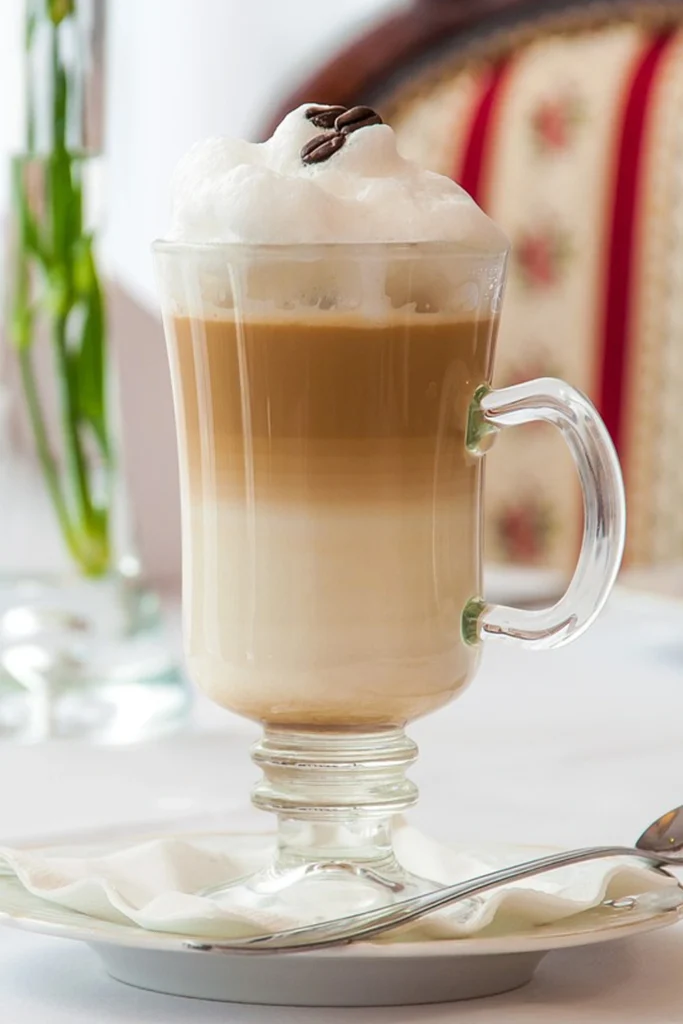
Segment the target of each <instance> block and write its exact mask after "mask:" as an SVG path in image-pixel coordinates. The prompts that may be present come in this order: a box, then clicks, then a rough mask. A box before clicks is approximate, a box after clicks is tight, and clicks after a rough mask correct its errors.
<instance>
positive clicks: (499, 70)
mask: <svg viewBox="0 0 683 1024" xmlns="http://www.w3.org/2000/svg"><path fill="white" fill-rule="evenodd" d="M508 67H509V61H502V62H501V63H499V64H498V65H496V67H495V68H494V69H493V72H492V74H491V78H490V81H489V83H488V85H487V87H486V89H485V90H484V92H483V93H482V96H481V98H480V100H479V103H478V105H477V107H476V109H475V111H474V116H473V118H472V124H471V126H470V131H469V135H468V136H467V139H466V142H465V145H464V147H463V157H462V161H461V162H460V165H459V166H456V167H455V169H454V173H453V177H454V179H455V180H456V181H457V182H458V183H459V184H460V185H462V187H463V188H464V189H465V191H466V192H469V194H470V195H471V196H472V198H473V199H474V200H475V201H476V202H477V203H479V204H480V205H485V203H486V195H485V194H484V193H485V191H486V163H487V154H488V150H489V146H490V142H491V132H490V128H491V123H492V121H493V118H494V115H495V111H496V106H497V101H498V98H499V96H500V93H501V89H502V85H503V82H504V80H505V76H506V73H507V70H508Z"/></svg>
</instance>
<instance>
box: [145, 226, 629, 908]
mask: <svg viewBox="0 0 683 1024" xmlns="http://www.w3.org/2000/svg"><path fill="white" fill-rule="evenodd" d="M506 258H507V253H506V252H496V253H490V252H479V251H475V250H467V249H464V248H463V247H462V246H457V245H455V244H452V243H419V244H410V245H408V244H399V243H392V244H386V245H380V244H374V243H372V244H362V245H357V244H332V245H330V244H324V245H299V246H296V245H295V246H272V245H271V246H249V245H242V244H189V243H173V242H157V243H156V244H155V260H156V266H157V275H158V280H159V284H160V293H161V297H162V307H163V315H164V326H165V334H166V340H167V346H168V352H169V359H170V367H171V376H172V384H173V393H174V402H175V412H176V423H177V433H178V449H179V462H180V481H181V499H182V523H183V604H184V623H185V624H184V631H185V642H186V651H187V658H188V665H189V669H190V673H191V675H192V676H193V677H194V680H195V682H196V683H197V684H198V685H199V686H200V687H201V688H202V689H203V690H204V691H205V692H206V693H207V694H208V696H209V697H211V698H212V699H213V700H215V701H216V702H218V703H219V704H221V705H223V706H224V707H227V708H229V709H230V710H232V711H234V712H236V713H238V714H240V715H244V716H246V717H249V718H251V719H254V720H256V721H258V722H260V723H262V725H263V727H264V735H263V739H262V740H261V741H260V742H259V743H257V744H256V746H255V748H254V751H253V757H254V760H255V761H256V763H257V764H258V766H259V767H260V768H261V770H262V772H263V778H262V780H261V781H260V782H259V783H258V784H257V786H256V788H255V790H254V793H253V800H254V802H255V804H256V805H257V806H258V807H260V808H263V809H265V810H269V811H273V812H275V813H276V814H277V816H278V826H279V829H278V853H277V858H276V860H275V861H274V862H273V863H272V864H271V865H270V867H268V868H267V869H265V870H263V871H260V872H259V873H258V874H255V875H253V876H251V877H250V878H247V879H245V880H242V881H241V882H239V883H233V884H232V885H231V886H227V887H226V893H227V895H228V896H230V895H232V896H233V897H234V899H235V900H236V901H237V902H238V903H239V902H246V903H248V904H249V905H254V904H255V903H256V904H258V903H259V902H262V903H263V904H264V905H265V904H267V905H272V903H273V901H278V900H283V901H288V900H291V899H295V900H299V899H301V898H302V897H303V896H305V895H306V894H312V898H313V899H314V901H315V900H316V899H317V897H318V896H319V895H320V894H321V889H320V886H321V885H323V884H325V883H329V884H328V891H330V892H331V891H332V890H333V889H334V891H335V892H338V893H340V894H341V895H340V899H341V901H342V905H343V907H345V908H346V909H349V908H352V909H353V908H355V909H360V908H367V907H370V906H380V905H382V904H384V903H390V902H392V901H393V900H394V899H396V898H399V899H400V898H404V897H405V896H406V895H410V894H413V893H415V892H417V891H421V890H424V889H425V888H431V887H432V885H431V883H430V882H429V880H428V879H420V878H417V877H415V876H413V875H409V874H408V873H407V872H406V871H404V870H403V869H402V868H401V866H400V865H399V864H398V862H397V861H396V858H395V857H394V854H393V851H392V846H391V817H392V815H393V814H395V813H396V812H400V811H404V810H405V809H406V808H407V807H409V806H411V805H412V804H413V803H414V802H415V800H416V797H417V791H416V788H415V786H414V785H413V783H411V782H410V781H409V780H408V779H407V778H406V775H405V772H406V768H407V767H408V766H409V765H410V764H411V762H412V761H413V760H414V758H415V756H416V753H417V751H416V747H415V745H414V743H413V742H412V741H411V740H410V739H409V738H408V737H407V736H406V734H405V732H404V727H405V725H406V724H407V723H408V722H410V721H412V720H413V719H415V718H417V717H419V716H421V715H424V714H427V713H428V712H431V711H434V710H436V709H437V708H439V707H441V706H442V705H444V704H445V703H447V702H448V701H450V700H452V699H453V698H454V697H456V696H457V694H458V693H459V692H460V691H461V690H462V689H463V687H464V686H465V685H466V684H467V683H468V682H469V681H470V680H471V678H472V676H473V675H474V673H475V670H476V667H477V663H478V660H479V655H480V651H481V647H482V641H484V640H489V639H491V638H493V639H497V640H501V641H507V642H509V643H513V644H517V645H523V646H525V647H530V648H538V649H541V648H549V647H555V646H559V645H561V644H563V643H567V642H568V641H570V640H573V639H575V638H576V637H577V636H579V634H580V633H582V632H583V630H585V629H586V628H587V627H588V626H589V625H590V623H591V622H592V621H593V619H594V618H595V616H596V615H597V614H598V612H599V611H600V609H601V608H602V606H603V604H604V602H605V600H606V598H607V596H608V594H609V592H610V589H611V587H612V585H613V583H614V579H615V577H616V574H617V571H618V568H619V565H620V562H621V557H622V553H623V545H624V521H625V505H624V493H623V484H622V479H621V473H620V470H619V464H618V460H617V457H616V454H615V452H614V449H613V446H612V443H611V441H610V439H609V436H608V434H607V431H606V429H605V426H604V424H603V423H602V421H601V419H600V417H599V416H598V414H597V412H596V411H595V409H594V407H593V406H592V405H591V403H590V402H589V401H588V400H587V399H586V398H585V397H584V396H583V395H582V394H580V393H579V392H577V391H576V390H575V389H574V388H572V387H570V385H568V384H565V383H563V382H562V381H559V380H553V379H544V380H536V381H530V382H528V383H524V384H517V385H514V386H513V387H509V388H505V389H503V390H493V389H492V388H491V383H490V382H491V376H492V365H493V356H494V347H495V339H496V332H497V327H498V319H499V314H500V306H501V300H502V294H503V285H504V278H505V266H506ZM532 421H544V422H547V423H552V424H554V425H555V426H556V427H558V428H559V430H560V431H561V432H562V434H563V436H564V438H565V439H566V441H567V444H568V445H569V447H570V449H571V452H572V455H573V457H574V460H575V463H576V466H577V469H578V472H579V476H580V480H581V485H582V488H583V503H584V512H585V523H584V533H583V543H582V547H581V552H580V555H579V560H578V565H577V568H576V571H575V573H574V577H573V579H572V581H571V583H570V585H569V588H568V590H567V592H566V594H565V595H564V596H563V597H562V598H561V600H559V601H558V602H557V604H555V605H554V606H553V607H551V608H548V609H542V610H534V611H529V610H521V609H515V608H506V607H501V606H496V605H492V604H489V603H488V602H487V601H486V600H485V598H484V597H483V596H482V543H481V535H482V475H483V462H484V459H483V456H484V455H485V452H486V451H487V449H488V448H489V446H490V444H491V442H492V440H493V439H494V437H495V435H496V434H497V433H498V432H499V431H500V430H501V429H504V428H507V427H511V426H515V425H517V424H521V423H529V422H532ZM335 887H336V888H335Z"/></svg>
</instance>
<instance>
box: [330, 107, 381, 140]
mask: <svg viewBox="0 0 683 1024" xmlns="http://www.w3.org/2000/svg"><path fill="white" fill-rule="evenodd" d="M382 123H383V122H382V118H381V117H380V116H379V114H378V113H377V111H376V110H373V109H372V107H351V109H350V110H345V111H344V113H343V114H339V116H338V117H337V118H336V120H335V122H334V127H335V128H336V130H337V131H338V132H343V133H344V135H348V134H349V133H350V132H357V131H358V129H359V128H367V127H369V125H372V124H382Z"/></svg>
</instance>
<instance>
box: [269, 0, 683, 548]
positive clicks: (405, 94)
mask: <svg viewBox="0 0 683 1024" xmlns="http://www.w3.org/2000/svg"><path fill="white" fill-rule="evenodd" d="M309 100H310V101H316V102H326V103H341V104H344V105H347V106H351V105H353V104H354V103H359V102H363V103H370V104H371V105H373V106H375V107H376V108H377V109H378V110H379V111H380V112H381V114H382V115H383V116H384V118H385V120H387V121H388V122H390V123H391V124H392V125H393V127H394V128H395V129H396V132H397V135H398V140H399V146H400V148H401V151H402V152H403V153H404V155H406V156H410V157H412V158H413V159H415V160H417V161H418V162H419V163H421V164H423V165H425V166H427V167H430V168H432V169H433V170H436V171H440V172H441V173H443V174H449V175H451V176H452V177H454V178H455V179H456V180H457V181H459V182H460V183H461V184H462V185H463V186H464V187H465V188H466V189H467V190H468V191H469V192H470V193H471V194H472V195H473V196H474V197H475V199H476V200H477V201H478V202H479V203H480V204H481V205H482V206H483V207H484V209H485V210H486V211H487V212H488V213H490V214H491V216H492V217H494V218H495V219H496V220H497V221H499V223H500V224H501V225H502V226H503V227H504V228H505V229H506V230H507V232H508V233H509V235H510V238H511V240H512V243H513V257H512V261H511V267H510V277H509V285H508V293H507V300H506V305H505V309H504V314H503V321H502V326H501V335H500V341H499V352H498V360H497V371H496V381H495V383H496V384H497V385H499V386H503V385H506V384H510V383H513V382H515V381H518V380H523V379H525V378H529V377H534V376H545V375H552V376H561V377H565V378H566V379H567V380H568V381H570V382H571V383H572V384H575V385H576V386H578V387H580V388H582V389H583V390H584V391H586V392H587V393H588V394H589V395H590V396H591V397H592V398H593V400H594V401H595V402H596V404H597V405H598V407H599V408H600V411H601V412H602V415H603V417H604V419H605V421H606V423H607V426H608V428H609V430H610V432H611V434H612V437H613V439H614V442H615V444H616V446H617V449H618V451H619V454H620V456H621V460H622V465H623V468H624V474H625V478H626V486H627V492H628V507H629V530H628V544H627V561H628V562H629V563H631V564H655V563H658V562H665V561H668V560H670V559H676V558H678V559H680V558H683V0H677V2H673V0H670V2H661V3H660V2H654V0H652V2H649V0H640V2H638V0H634V2H625V0H537V2H528V0H414V2H413V4H412V6H410V5H408V6H407V7H406V6H404V7H402V8H400V9H399V10H398V11H397V13H396V14H395V15H393V16H392V17H390V18H388V19H387V20H386V21H384V22H383V23H379V24H377V25H375V26H374V27H373V28H372V29H371V30H370V31H369V32H367V34H366V35H365V36H364V37H363V38H360V39H358V40H357V41H356V42H354V43H352V44H351V45H350V46H349V47H347V48H346V49H345V50H343V51H341V52H340V53H339V54H338V55H337V56H336V57H334V59H333V60H332V61H331V62H330V63H329V64H328V65H327V66H326V67H324V68H322V69H320V71H319V72H318V73H316V74H315V75H314V76H313V77H312V78H311V79H310V80H309V81H307V82H305V83H304V84H303V85H302V86H301V88H299V89H298V90H297V92H296V93H295V94H294V95H292V96H290V97H289V98H288V99H287V100H286V102H285V103H283V105H282V108H281V109H280V110H279V111H278V112H277V117H275V118H274V119H273V123H276V122H277V120H279V118H280V117H281V116H282V114H283V113H284V112H285V111H286V110H288V109H291V108H292V107H293V106H295V105H297V104H299V103H301V102H305V101H309ZM271 127H272V126H271ZM487 489H488V493H487V516H488V521H487V552H488V555H489V557H490V558H491V559H492V560H493V561H498V562H513V563H514V562H521V563H526V564H534V563H538V564H550V565H554V566H556V567H562V568H566V567H567V566H568V565H570V564H571V563H572V561H573V559H574V558H575V555H576V551H577V547H578V542H579V538H580V532H581V525H582V515H581V507H580V498H579V494H578V486H577V482H576V480H575V478H574V476H573V472H572V470H571V467H570V465H569V464H568V459H567V457H566V455H565V452H564V451H563V445H562V443H561V442H560V441H559V439H558V438H557V437H555V436H553V433H552V431H551V430H550V429H549V428H545V427H533V426H532V427H528V428H524V429H521V428H520V429H518V430H516V431H509V432H508V433H507V434H506V436H505V437H501V438H500V440H499V442H498V444H497V446H496V449H495V451H494V452H493V453H492V455H491V456H490V464H489V472H488V480H487Z"/></svg>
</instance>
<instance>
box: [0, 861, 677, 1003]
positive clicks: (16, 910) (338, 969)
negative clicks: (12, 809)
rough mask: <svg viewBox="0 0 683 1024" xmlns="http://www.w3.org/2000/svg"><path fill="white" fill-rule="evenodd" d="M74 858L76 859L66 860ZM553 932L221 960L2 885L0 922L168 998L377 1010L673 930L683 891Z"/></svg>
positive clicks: (494, 986)
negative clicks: (65, 941) (59, 941)
mask: <svg viewBox="0 0 683 1024" xmlns="http://www.w3.org/2000/svg"><path fill="white" fill-rule="evenodd" d="M72 852H73V851H72ZM621 902H622V905H619V906H609V905H604V904H603V905H601V906H599V907H597V908H595V909H593V910H589V911H584V912H583V913H580V914H576V915H574V916H573V917H569V918H564V919H563V920H561V921H558V922H556V923H554V924H552V925H543V926H541V927H536V928H530V929H528V930H510V931H507V932H505V933H504V934H500V933H499V934H495V930H494V932H493V933H492V932H491V931H489V932H488V934H487V933H486V932H484V933H482V934H481V935H478V936H475V937H473V938H467V939H448V940H440V941H429V942H427V941H423V942H403V943H401V942H391V943H381V942H376V943H357V944H354V945H350V946H345V947H341V948H339V949H330V950H318V951H311V952H307V953H270V954H255V955H254V954H252V955H249V954H234V953H233V954H226V953H221V952H218V951H215V950H214V949H213V945H212V944H214V943H215V941H216V940H215V939H203V938H202V937H201V936H197V937H196V938H193V940H192V941H195V942H196V941H200V942H204V943H205V949H203V950H189V949H188V948H187V945H186V944H187V942H188V937H187V936H186V935H185V936H183V935H173V934H168V933H161V932H150V931H144V930H142V929H140V928H138V927H136V926H134V925H125V924H114V923H111V922H107V921H100V920H96V919H94V918H90V917H87V916H85V915H84V914H80V913H78V912H77V911H74V910H68V909H65V908H63V907H60V906H58V905H55V904H52V903H47V902H46V901H44V900H41V899H39V898H38V897H36V896H33V895H31V894H30V893H28V892H27V891H26V890H25V889H24V888H23V887H22V886H21V884H20V883H19V882H18V881H17V880H16V879H15V878H13V877H10V876H0V922H2V923H6V924H11V925H15V926H17V927H20V928H24V929H27V930H29V931H34V932H39V933H41V934H45V935H54V936H58V937H60V938H69V939H77V940H80V941H82V942H85V943H87V944H88V945H89V946H91V947H92V948H93V949H94V950H95V952H96V953H97V954H98V955H99V956H100V958H101V959H102V961H103V963H104V967H105V969H106V970H107V971H108V973H109V974H110V975H111V976H112V977H113V978H116V979H118V980H119V981H123V982H126V983H127V984H129V985H135V986H137V987H139V988H144V989H151V990H154V991H158V992H164V993H168V994H171V995H181V996H193V997H197V998H202V999H217V1000H225V1001H229V1002H239V1003H260V1004H267V1005H280V1006H283V1005H290V1006H291V1005H293V1006H382V1005H385V1006H386V1005H407V1004H415V1003H438V1002H450V1001H455V1000H460V999H471V998H474V997H477V996H487V995H495V994H498V993H501V992H507V991H509V990H511V989H514V988H519V987H520V986H522V985H525V984H526V983H527V982H529V981H530V980H531V978H532V976H533V974H534V971H535V969H536V967H537V966H538V964H539V963H540V961H541V959H542V958H543V957H544V956H545V955H546V954H547V953H549V952H551V951H552V950H555V949H566V948H569V947H572V946H587V945H592V944H595V943H599V942H609V941H611V940H613V939H618V938H622V937H625V936H632V935H637V934H640V933H642V932H648V931H653V930H654V929H656V928H663V927H666V926H667V925H670V924H674V923H675V922H676V921H677V920H679V919H680V917H681V916H682V914H683V889H681V888H675V889H674V888H667V889H660V890H658V891H653V892H648V893H645V894H643V895H642V896H640V897H636V898H634V900H633V901H632V902H631V904H629V901H626V905H623V901H621Z"/></svg>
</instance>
